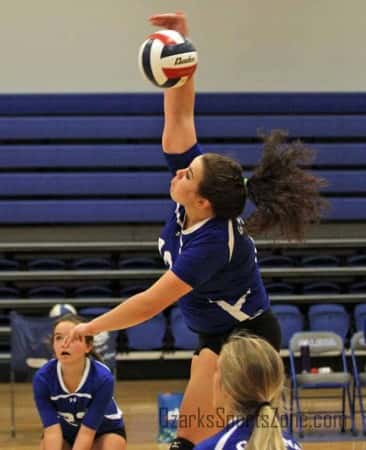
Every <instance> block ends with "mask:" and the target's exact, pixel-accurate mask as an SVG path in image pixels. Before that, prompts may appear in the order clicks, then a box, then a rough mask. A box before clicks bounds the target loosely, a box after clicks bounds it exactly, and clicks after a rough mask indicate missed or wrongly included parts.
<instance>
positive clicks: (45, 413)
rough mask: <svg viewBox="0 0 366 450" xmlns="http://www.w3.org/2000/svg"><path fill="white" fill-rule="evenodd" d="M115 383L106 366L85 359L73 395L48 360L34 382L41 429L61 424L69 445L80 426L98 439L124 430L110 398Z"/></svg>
mask: <svg viewBox="0 0 366 450" xmlns="http://www.w3.org/2000/svg"><path fill="white" fill-rule="evenodd" d="M113 389H114V379H113V375H112V373H111V371H110V370H109V368H108V367H107V366H105V365H104V364H102V363H101V362H99V361H96V360H94V359H92V358H87V359H86V364H85V369H84V373H83V375H82V378H81V381H80V384H79V386H78V387H77V389H76V390H75V392H69V390H68V389H67V387H66V386H65V383H64V381H63V378H62V372H61V364H60V363H59V361H58V360H57V359H51V360H50V361H48V362H47V363H46V364H45V365H44V366H42V367H41V368H40V369H39V370H37V372H36V374H35V376H34V378H33V392H34V399H35V402H36V405H37V408H38V412H39V415H40V417H41V420H42V424H43V427H44V428H47V427H49V426H51V425H55V424H58V423H59V424H60V425H61V428H62V433H63V436H64V439H65V440H67V441H68V442H69V443H70V444H72V443H73V442H74V440H75V438H76V435H77V433H78V431H79V428H80V426H81V425H85V426H86V427H88V428H91V429H93V430H95V431H96V434H97V435H100V434H104V433H113V431H117V430H121V429H122V428H124V424H123V418H122V411H121V410H120V409H119V408H118V405H117V403H116V402H115V400H114V398H113Z"/></svg>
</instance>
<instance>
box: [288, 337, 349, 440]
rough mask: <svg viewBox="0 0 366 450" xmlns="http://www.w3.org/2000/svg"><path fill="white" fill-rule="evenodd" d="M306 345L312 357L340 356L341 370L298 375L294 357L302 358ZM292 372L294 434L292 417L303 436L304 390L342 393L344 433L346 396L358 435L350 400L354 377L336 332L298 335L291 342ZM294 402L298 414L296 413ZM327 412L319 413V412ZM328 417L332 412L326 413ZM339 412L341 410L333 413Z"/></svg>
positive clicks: (291, 408)
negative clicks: (302, 396) (349, 371)
mask: <svg viewBox="0 0 366 450" xmlns="http://www.w3.org/2000/svg"><path fill="white" fill-rule="evenodd" d="M303 346H307V347H308V348H309V352H310V356H313V357H314V356H317V357H319V356H322V357H324V358H325V357H332V358H336V357H338V361H339V360H340V362H341V367H342V370H340V371H334V372H333V371H331V372H329V373H309V372H302V373H300V372H298V371H297V370H296V364H295V357H297V356H300V354H301V350H302V347H303ZM289 356H290V371H291V398H290V430H291V432H292V431H293V418H294V416H295V417H296V419H297V420H296V422H297V424H298V430H299V433H300V436H303V424H302V417H303V415H302V409H301V407H300V397H299V393H300V391H301V390H305V389H312V390H315V389H334V388H340V389H341V390H342V411H341V413H342V426H341V431H342V432H344V431H345V422H346V396H347V400H348V405H349V411H350V417H351V430H352V432H353V433H355V420H354V413H353V404H352V398H351V391H350V386H351V381H352V377H351V374H350V373H348V370H347V362H346V357H345V353H344V346H343V341H342V338H341V337H340V336H339V335H338V334H336V333H333V332H325V331H323V332H314V331H303V332H300V333H295V334H294V335H293V336H292V338H291V340H290V343H289ZM294 403H295V404H296V413H294ZM320 412H325V411H317V412H316V413H320ZM326 412H327V413H328V414H329V412H330V411H326ZM333 413H338V411H333Z"/></svg>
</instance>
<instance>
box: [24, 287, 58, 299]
mask: <svg viewBox="0 0 366 450" xmlns="http://www.w3.org/2000/svg"><path fill="white" fill-rule="evenodd" d="M26 295H27V297H28V298H48V299H51V298H54V299H59V298H65V297H66V291H65V289H64V288H63V287H61V286H53V285H42V286H35V287H32V288H29V289H28V291H27V294H26Z"/></svg>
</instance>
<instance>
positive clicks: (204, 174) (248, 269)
mask: <svg viewBox="0 0 366 450" xmlns="http://www.w3.org/2000/svg"><path fill="white" fill-rule="evenodd" d="M150 22H151V24H152V25H156V26H159V27H162V28H170V29H173V30H176V31H178V32H180V33H181V34H182V35H184V36H187V32H188V30H187V19H186V17H185V15H184V14H182V13H177V14H161V15H154V16H152V17H151V18H150ZM194 98H195V93H194V80H193V79H190V80H189V81H188V82H187V83H186V84H185V85H184V86H182V87H180V88H175V89H166V90H165V92H164V116H165V126H164V131H163V136H162V144H163V150H164V154H165V156H166V159H167V162H168V166H169V168H170V170H171V172H172V174H173V179H172V182H171V186H170V195H171V198H172V199H173V200H174V202H175V206H174V208H173V209H172V213H171V215H170V217H169V219H168V221H167V222H166V224H165V227H164V228H163V230H162V233H161V235H160V238H159V249H160V253H161V255H162V256H163V258H164V260H165V262H166V263H167V265H168V266H169V268H168V270H167V271H166V272H165V273H164V274H163V275H162V276H161V277H160V278H159V280H157V281H156V282H155V283H154V284H153V285H152V286H151V287H150V288H148V289H146V290H145V291H144V292H141V293H139V294H136V295H134V296H132V297H131V298H129V299H128V300H127V301H125V302H123V303H122V304H120V305H119V306H117V307H115V308H114V309H113V310H111V311H110V312H108V313H106V314H103V315H102V316H100V317H97V318H96V319H94V320H92V321H91V322H89V323H87V324H81V325H79V326H77V327H75V328H74V329H73V330H72V332H71V334H70V337H69V339H70V340H73V339H76V338H80V337H81V336H86V335H94V334H97V333H99V332H101V331H107V330H117V329H121V328H122V329H123V328H128V327H131V326H133V325H136V324H139V323H141V322H144V321H145V320H148V319H150V318H151V317H153V316H155V315H156V314H158V313H159V312H161V311H162V310H164V309H165V308H166V307H168V306H170V305H172V304H173V303H175V302H178V301H179V306H180V308H181V310H182V313H183V315H184V318H185V321H186V323H187V325H188V327H189V328H190V329H191V330H193V331H194V332H196V333H197V334H198V335H199V338H200V345H199V348H198V349H197V351H196V353H195V356H194V357H193V359H192V365H191V375H190V379H189V382H188V385H187V388H186V390H185V394H184V398H183V401H182V405H181V409H180V414H181V416H182V417H184V416H185V417H196V416H197V415H198V411H199V414H200V415H201V417H208V415H211V417H212V415H213V417H215V416H214V414H215V409H214V406H213V403H212V383H211V380H212V379H213V374H214V372H215V368H216V364H217V358H218V355H219V353H220V350H221V347H222V345H223V342H224V341H225V340H226V338H227V337H228V336H229V335H230V334H231V333H232V332H233V331H237V330H247V331H249V332H251V333H254V334H256V335H259V336H262V337H263V338H265V339H267V340H268V342H270V343H271V344H272V345H273V347H274V348H275V349H277V350H278V349H279V347H280V341H281V333H280V328H279V324H278V322H277V320H276V318H275V316H274V315H273V313H272V312H271V309H270V305H269V300H268V296H267V294H266V291H265V288H264V286H263V282H262V279H261V276H260V270H259V267H258V264H257V258H256V249H255V246H254V243H253V240H252V239H251V237H250V236H249V233H260V232H263V231H267V230H270V229H272V228H275V227H276V228H278V229H279V230H280V231H281V233H282V235H284V236H286V237H288V238H298V239H301V238H302V237H303V234H304V228H305V225H306V223H309V222H312V221H316V220H318V218H319V216H320V212H321V209H322V201H321V200H320V197H319V193H318V190H319V186H320V185H321V181H320V180H318V179H317V178H315V177H314V176H312V175H310V174H309V173H306V172H305V171H303V170H302V169H301V168H299V166H298V164H297V163H298V162H300V163H302V162H304V161H306V160H307V158H308V152H307V151H306V150H305V149H304V148H303V146H302V145H300V144H298V143H297V144H294V145H285V144H284V143H283V135H281V134H279V133H272V134H271V135H270V136H269V137H268V138H267V139H266V140H265V143H264V154H263V158H262V160H261V161H260V163H259V165H258V167H257V168H256V169H255V171H254V174H253V176H252V177H251V178H249V180H247V181H246V182H245V181H244V180H243V176H242V168H241V166H240V165H239V164H238V163H237V162H235V161H233V160H232V159H230V158H227V157H224V156H221V155H218V154H213V153H207V154H203V153H202V150H201V147H200V145H199V144H198V143H197V137H196V130H195V124H194ZM247 198H249V199H251V200H252V201H253V202H254V203H255V204H256V207H257V208H256V211H255V212H254V213H253V215H252V216H251V217H250V218H249V220H248V221H247V222H245V223H244V221H243V220H242V219H241V218H240V217H239V216H240V214H241V213H242V211H243V208H244V204H245V202H246V199H247ZM215 431H216V429H215V428H213V427H212V424H211V425H210V426H204V424H203V425H202V423H201V422H199V421H198V420H197V421H194V420H193V421H189V426H187V427H186V428H183V427H180V428H179V430H178V437H177V439H175V440H174V441H173V443H172V444H171V447H170V448H171V449H184V450H188V449H192V448H193V447H194V444H195V443H197V442H200V441H201V440H202V439H204V438H206V437H207V436H210V435H212V434H214V433H215Z"/></svg>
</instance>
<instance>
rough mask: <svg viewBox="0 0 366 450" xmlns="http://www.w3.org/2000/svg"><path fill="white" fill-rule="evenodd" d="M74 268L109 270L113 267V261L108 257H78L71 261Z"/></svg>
mask: <svg viewBox="0 0 366 450" xmlns="http://www.w3.org/2000/svg"><path fill="white" fill-rule="evenodd" d="M71 269H73V270H85V269H87V270H102V269H105V270H109V269H112V262H111V261H110V260H109V259H108V258H101V257H94V258H90V257H88V258H78V259H76V260H74V261H72V262H71Z"/></svg>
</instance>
